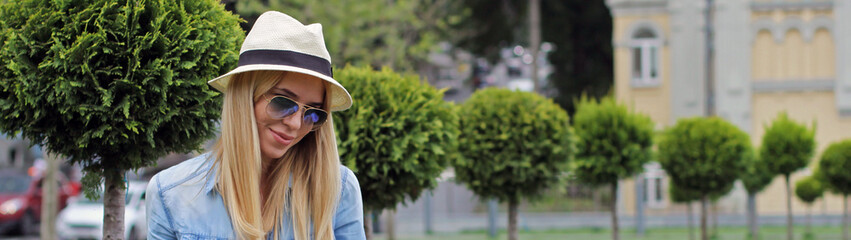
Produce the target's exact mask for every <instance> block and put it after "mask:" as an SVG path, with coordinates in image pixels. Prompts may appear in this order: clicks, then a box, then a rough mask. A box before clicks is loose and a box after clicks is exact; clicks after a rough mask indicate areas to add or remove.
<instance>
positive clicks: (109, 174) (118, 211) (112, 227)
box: [103, 168, 126, 240]
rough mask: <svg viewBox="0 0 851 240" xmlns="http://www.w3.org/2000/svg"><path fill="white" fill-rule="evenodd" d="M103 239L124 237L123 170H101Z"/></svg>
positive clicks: (109, 239)
mask: <svg viewBox="0 0 851 240" xmlns="http://www.w3.org/2000/svg"><path fill="white" fill-rule="evenodd" d="M103 175H104V178H105V179H104V180H105V181H104V194H103V239H105V240H113V239H124V191H125V190H126V189H124V186H123V183H124V171H122V170H120V169H117V168H107V169H104V170H103Z"/></svg>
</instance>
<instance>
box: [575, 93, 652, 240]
mask: <svg viewBox="0 0 851 240" xmlns="http://www.w3.org/2000/svg"><path fill="white" fill-rule="evenodd" d="M573 129H574V130H575V132H576V135H577V136H578V137H579V141H578V143H577V146H578V150H579V151H578V154H577V155H576V160H575V161H574V164H573V166H574V168H573V170H574V175H575V176H576V178H578V179H579V180H580V181H582V182H585V183H588V184H590V185H592V186H600V185H609V186H611V191H612V197H613V200H612V205H611V208H612V239H613V240H618V239H620V236H619V232H618V217H617V209H616V208H617V204H616V203H617V195H618V194H617V189H618V181H619V180H621V179H623V178H626V177H630V176H634V175H635V174H638V173H640V172H642V171H643V170H644V164H645V163H647V162H648V161H650V157H651V155H652V147H653V121H652V120H650V117H648V116H647V115H644V114H640V113H636V112H633V111H630V110H629V109H627V107H626V106H625V105H623V104H618V103H617V102H615V100H614V99H613V98H611V97H606V98H603V99H601V100H600V101H599V102H598V101H596V100H593V99H588V98H583V99H581V100H580V101H579V103H578V104H577V111H576V115H574V119H573Z"/></svg>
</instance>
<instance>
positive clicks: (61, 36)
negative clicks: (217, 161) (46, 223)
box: [0, 0, 244, 197]
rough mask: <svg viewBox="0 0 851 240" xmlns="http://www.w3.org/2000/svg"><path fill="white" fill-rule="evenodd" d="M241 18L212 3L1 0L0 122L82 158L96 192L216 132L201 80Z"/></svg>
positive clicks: (219, 64)
mask: <svg viewBox="0 0 851 240" xmlns="http://www.w3.org/2000/svg"><path fill="white" fill-rule="evenodd" d="M238 22H239V19H238V18H237V17H236V16H234V15H232V14H231V13H229V12H227V11H225V10H224V8H222V6H221V5H220V4H219V1H216V0H192V1H172V0H150V1H123V0H64V1H62V0H60V1H57V0H22V1H11V2H8V3H5V4H3V5H0V31H2V32H0V42H2V43H3V44H2V46H0V66H1V67H0V81H2V82H3V84H2V85H1V86H0V129H2V131H3V132H4V133H6V134H10V135H13V134H15V133H17V132H19V133H21V134H22V135H23V136H24V137H26V138H28V139H31V140H33V141H34V142H36V143H38V144H44V145H45V146H46V148H47V150H48V151H51V152H55V153H59V154H62V155H64V156H67V157H69V158H70V161H71V162H72V163H79V164H81V165H82V166H83V168H84V171H85V172H86V175H85V177H84V180H83V182H84V183H85V187H86V188H85V189H86V195H87V196H89V197H92V196H95V193H96V192H97V188H98V187H99V186H100V184H99V183H100V182H101V181H102V180H101V179H102V178H101V177H108V176H105V175H104V174H107V173H113V172H121V171H124V170H128V169H138V168H140V167H144V166H148V165H151V164H153V163H155V161H156V159H157V158H159V157H161V156H164V155H165V154H167V153H170V152H188V151H191V150H195V149H197V148H198V146H199V145H200V144H201V143H203V142H204V141H205V140H206V139H209V138H211V137H213V136H214V131H215V129H216V121H217V120H218V119H219V116H220V106H221V100H220V98H219V97H217V96H218V93H216V92H215V91H212V90H210V89H209V87H208V86H207V83H206V82H207V80H209V79H211V78H213V77H215V76H217V75H219V74H222V73H225V72H226V71H228V70H230V69H231V68H232V67H234V66H235V64H236V61H237V57H238V56H237V50H238V48H239V46H238V44H239V43H241V42H242V39H243V37H244V33H243V32H242V30H241V29H240V28H239V25H238ZM118 180H119V181H120V179H118ZM119 185H123V184H119Z"/></svg>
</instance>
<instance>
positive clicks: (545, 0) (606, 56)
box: [524, 0, 614, 112]
mask: <svg viewBox="0 0 851 240" xmlns="http://www.w3.org/2000/svg"><path fill="white" fill-rule="evenodd" d="M612 26H613V23H612V15H611V13H610V11H609V7H608V6H606V3H605V1H603V0H591V1H589V0H541V37H542V39H543V41H545V42H551V43H553V45H555V51H553V52H552V53H550V56H549V61H550V63H552V64H553V67H554V70H555V72H554V73H553V75H552V76H550V83H551V85H552V86H553V87H555V88H556V89H558V95H556V97H555V101H556V102H557V103H558V104H559V105H561V106H562V107H563V108H564V109H567V111H568V112H573V107H574V106H573V100H574V99H576V98H578V97H579V96H580V95H582V94H588V95H590V96H592V97H596V98H599V97H603V96H605V95H606V94H609V93H610V90H611V88H612V84H614V80H613V79H614V75H613V73H614V55H613V50H612V30H613V29H612ZM524 33H526V32H524Z"/></svg>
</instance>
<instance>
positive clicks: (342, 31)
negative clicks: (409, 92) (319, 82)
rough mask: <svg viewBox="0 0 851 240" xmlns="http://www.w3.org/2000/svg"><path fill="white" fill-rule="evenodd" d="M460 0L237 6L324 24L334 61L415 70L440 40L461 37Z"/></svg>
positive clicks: (288, 0) (255, 1)
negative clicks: (459, 31) (458, 31)
mask: <svg viewBox="0 0 851 240" xmlns="http://www.w3.org/2000/svg"><path fill="white" fill-rule="evenodd" d="M460 4H461V2H459V1H450V0H398V1H386V0H329V1H312V0H245V1H237V2H236V4H235V10H236V12H237V13H239V15H240V16H242V17H243V18H245V19H246V20H247V21H246V22H245V23H244V24H243V29H245V30H246V31H248V30H250V26H252V25H253V23H254V20H255V19H256V18H257V17H258V16H260V14H262V13H263V12H265V11H269V10H276V11H281V12H285V13H287V14H289V15H291V16H292V17H294V18H295V19H298V20H299V21H301V22H302V23H304V24H308V23H321V24H322V27H323V33H324V34H325V45H326V46H328V52H329V53H331V59H333V62H332V63H333V64H334V65H335V66H337V67H343V66H345V65H347V64H351V65H354V66H370V67H373V68H375V69H380V68H383V67H389V68H391V69H393V70H395V71H397V72H413V71H415V70H417V69H418V68H420V67H421V66H422V64H425V62H426V58H427V56H428V54H429V53H430V52H431V51H432V50H434V49H435V48H436V47H437V44H438V42H440V41H446V40H447V39H455V38H460V37H462V36H460V35H458V34H456V32H452V31H451V30H452V27H453V26H455V25H458V24H460V23H461V22H462V21H463V20H465V19H466V18H465V16H466V15H465V14H464V8H462V6H461V5H460Z"/></svg>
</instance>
